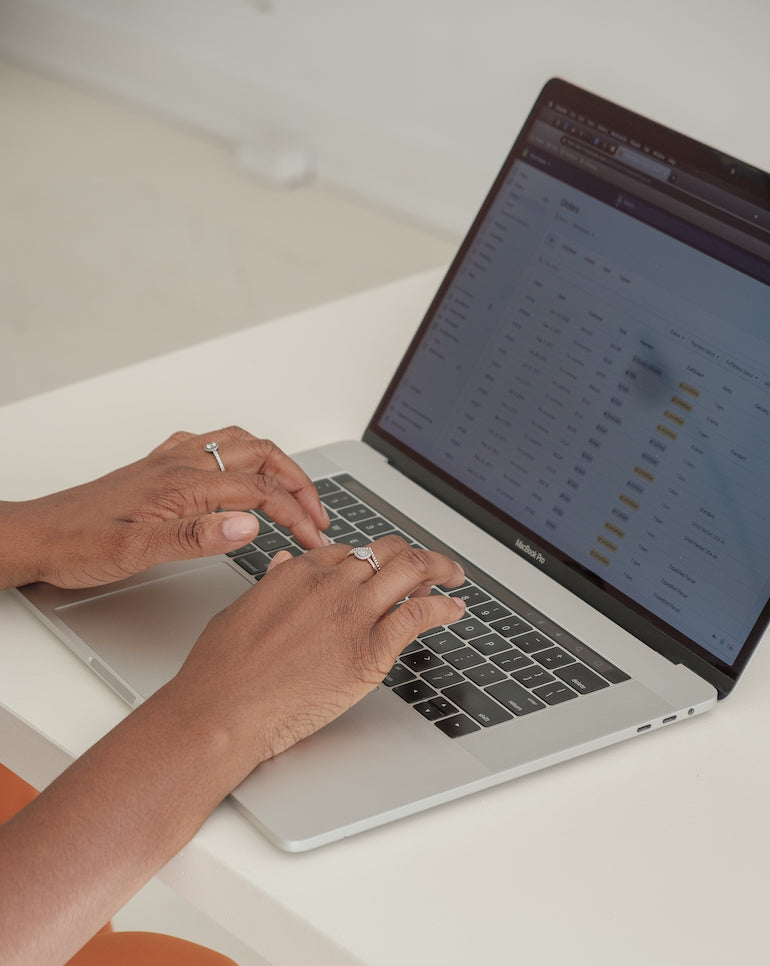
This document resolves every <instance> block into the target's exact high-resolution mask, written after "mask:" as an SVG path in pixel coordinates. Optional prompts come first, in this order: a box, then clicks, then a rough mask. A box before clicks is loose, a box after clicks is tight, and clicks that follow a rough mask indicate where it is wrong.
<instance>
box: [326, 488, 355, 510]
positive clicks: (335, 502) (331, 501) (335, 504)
mask: <svg viewBox="0 0 770 966" xmlns="http://www.w3.org/2000/svg"><path fill="white" fill-rule="evenodd" d="M321 502H322V503H323V504H324V505H325V506H328V507H330V508H331V509H332V510H339V508H340V507H343V506H351V505H352V504H354V503H357V502H358V501H357V500H356V498H355V497H354V496H352V495H351V494H350V493H346V492H345V491H344V490H337V492H336V493H329V494H327V495H325V496H323V495H322V496H321Z"/></svg>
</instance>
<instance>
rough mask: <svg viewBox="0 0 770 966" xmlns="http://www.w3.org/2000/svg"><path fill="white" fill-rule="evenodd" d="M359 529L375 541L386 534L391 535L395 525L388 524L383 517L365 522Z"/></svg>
mask: <svg viewBox="0 0 770 966" xmlns="http://www.w3.org/2000/svg"><path fill="white" fill-rule="evenodd" d="M358 529H359V530H360V531H361V533H365V534H366V535H367V537H371V538H372V539H374V538H375V537H381V536H382V535H383V534H384V533H390V531H391V530H392V529H393V524H392V523H388V521H387V520H385V519H383V517H372V518H371V519H370V520H364V521H363V523H359V524H358Z"/></svg>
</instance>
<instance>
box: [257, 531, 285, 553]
mask: <svg viewBox="0 0 770 966" xmlns="http://www.w3.org/2000/svg"><path fill="white" fill-rule="evenodd" d="M254 543H255V544H256V545H257V546H258V547H259V549H260V550H264V551H265V553H274V552H275V551H276V550H286V549H287V548H288V547H290V546H291V543H290V542H289V541H288V540H287V539H286V537H284V535H283V534H282V533H277V532H276V531H273V533H260V534H258V535H257V536H256V537H255V538H254Z"/></svg>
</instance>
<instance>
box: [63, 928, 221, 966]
mask: <svg viewBox="0 0 770 966" xmlns="http://www.w3.org/2000/svg"><path fill="white" fill-rule="evenodd" d="M67 966H236V963H234V961H233V960H232V959H229V958H228V957H227V956H223V955H222V954H221V953H215V952H213V951H212V950H210V949H206V947H205V946H199V945H198V944H197V943H190V942H187V941H186V940H184V939H176V938H174V937H173V936H160V935H158V934H157V933H151V932H115V933H112V935H109V936H105V935H99V936H94V938H93V939H92V940H91V942H89V943H87V944H86V945H85V946H84V947H83V949H81V950H80V952H79V953H78V954H77V955H76V956H73V958H72V959H71V960H70V961H69V963H68V964H67Z"/></svg>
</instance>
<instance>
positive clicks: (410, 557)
mask: <svg viewBox="0 0 770 966" xmlns="http://www.w3.org/2000/svg"><path fill="white" fill-rule="evenodd" d="M400 557H401V559H402V560H403V561H404V566H405V567H407V568H408V570H409V571H410V573H414V574H416V575H417V576H418V577H425V576H427V575H428V574H429V573H430V571H431V567H432V563H433V557H432V555H431V553H430V551H429V550H423V549H422V547H414V546H411V545H407V546H406V547H405V548H404V549H403V550H402V551H401V554H400Z"/></svg>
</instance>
